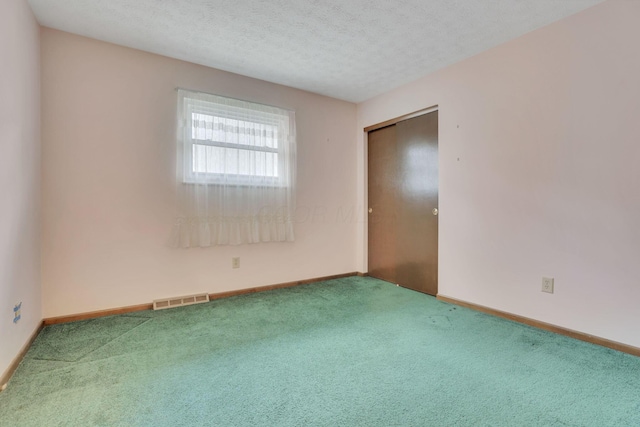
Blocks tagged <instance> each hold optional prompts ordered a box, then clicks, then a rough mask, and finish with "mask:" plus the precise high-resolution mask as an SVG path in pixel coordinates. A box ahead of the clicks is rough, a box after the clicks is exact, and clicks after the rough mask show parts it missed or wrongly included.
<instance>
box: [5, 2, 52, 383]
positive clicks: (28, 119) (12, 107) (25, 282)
mask: <svg viewBox="0 0 640 427" xmlns="http://www.w3.org/2000/svg"><path fill="white" fill-rule="evenodd" d="M39 49H40V41H39V28H38V24H37V23H36V21H35V19H34V17H33V15H32V14H31V10H30V9H29V6H27V3H26V1H23V0H3V1H0V377H2V373H3V372H5V370H6V369H7V368H8V366H9V364H10V363H11V361H12V360H13V359H14V358H15V357H16V355H17V354H18V352H19V351H20V349H21V348H22V347H23V346H24V345H25V343H26V342H27V341H28V339H29V336H30V335H31V333H32V332H33V331H34V330H35V329H36V328H37V327H38V325H39V323H40V320H41V319H42V316H41V305H40V304H41V298H40V297H41V290H40V50H39ZM19 302H22V311H21V313H22V318H21V320H20V321H19V322H18V323H16V324H14V323H13V307H14V306H15V304H17V303H19Z"/></svg>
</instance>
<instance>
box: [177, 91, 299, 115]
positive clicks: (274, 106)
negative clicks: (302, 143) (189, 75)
mask: <svg viewBox="0 0 640 427" xmlns="http://www.w3.org/2000/svg"><path fill="white" fill-rule="evenodd" d="M174 90H175V91H176V92H177V91H179V90H186V91H187V92H195V93H201V94H203V95H211V96H219V97H222V98H228V99H233V100H234V101H240V102H250V103H252V104H257V105H262V106H263V107H271V108H277V109H279V110H285V111H289V112H291V113H295V112H296V111H295V110H291V109H289V108H283V107H278V106H277V105H271V104H263V103H261V102H254V101H247V100H246V99H240V98H234V97H232V96H226V95H220V94H217V93H209V92H203V91H201V90H195V89H189V88H184V87H180V86H177V87H176V88H175V89H174Z"/></svg>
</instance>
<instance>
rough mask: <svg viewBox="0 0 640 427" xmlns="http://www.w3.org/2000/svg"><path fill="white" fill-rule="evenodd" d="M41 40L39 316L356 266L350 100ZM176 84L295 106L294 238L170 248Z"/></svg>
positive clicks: (70, 40) (103, 48)
mask: <svg viewBox="0 0 640 427" xmlns="http://www.w3.org/2000/svg"><path fill="white" fill-rule="evenodd" d="M41 41H42V67H43V68H42V85H43V88H42V97H43V212H44V217H43V260H42V266H43V270H42V271H43V297H44V317H50V316H58V315H65V314H71V313H78V312H86V311H93V310H99V309H105V308H113V307H119V306H127V305H132V304H140V303H147V302H150V301H151V300H153V299H156V298H162V297H168V296H178V295H185V294H191V293H196V292H221V291H228V290H234V289H241V288H249V287H254V286H263V285H269V284H275V283H280V282H287V281H293V280H299V279H305V278H314V277H319V276H325V275H332V274H339V273H346V272H352V271H355V267H356V259H355V252H356V250H355V247H356V239H355V229H356V228H355V225H354V222H353V220H350V219H349V218H346V219H345V218H343V217H342V216H339V215H338V214H339V212H340V211H341V210H343V211H348V210H349V209H352V208H353V203H354V201H355V200H356V170H355V169H354V165H355V164H356V146H355V135H354V129H355V126H356V106H355V104H350V103H347V102H342V101H338V100H335V99H331V98H327V97H323V96H318V95H314V94H310V93H307V92H303V91H299V90H295V89H291V88H287V87H284V86H279V85H275V84H271V83H266V82H264V81H259V80H254V79H250V78H247V77H242V76H238V75H234V74H230V73H226V72H222V71H218V70H214V69H210V68H206V67H202V66H198V65H194V64H190V63H186V62H181V61H178V60H174V59H169V58H166V57H162V56H157V55H153V54H148V53H143V52H140V51H137V50H132V49H128V48H124V47H118V46H115V45H111V44H106V43H102V42H98V41H95V40H91V39H87V38H83V37H79V36H75V35H71V34H67V33H63V32H59V31H55V30H51V29H46V28H45V29H43V30H42V40H41ZM176 87H184V88H189V89H195V90H200V91H203V92H210V93H216V94H221V95H225V96H231V97H235V98H240V99H245V100H250V101H255V102H259V103H265V104H271V105H276V106H280V107H283V108H288V109H293V110H295V111H296V114H297V126H298V210H297V221H298V223H297V225H296V241H295V242H294V243H263V244H255V245H242V246H227V247H215V248H207V249H200V248H196V249H171V248H169V247H168V246H167V242H168V240H169V236H170V231H171V225H172V222H173V217H174V208H175V197H174V196H175V182H174V181H175V172H174V171H175V134H176V131H175V121H176V102H177V98H176V96H177V95H176V92H175V90H174V89H175V88H176ZM235 256H239V257H240V258H241V267H240V269H236V270H234V269H232V268H231V258H232V257H235Z"/></svg>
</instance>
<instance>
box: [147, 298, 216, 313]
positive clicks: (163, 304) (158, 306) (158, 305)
mask: <svg viewBox="0 0 640 427" xmlns="http://www.w3.org/2000/svg"><path fill="white" fill-rule="evenodd" d="M203 302H209V294H198V295H187V296H184V297H173V298H164V299H157V300H155V301H153V309H154V310H163V309H165V308H173V307H182V306H185V305H191V304H200V303H203Z"/></svg>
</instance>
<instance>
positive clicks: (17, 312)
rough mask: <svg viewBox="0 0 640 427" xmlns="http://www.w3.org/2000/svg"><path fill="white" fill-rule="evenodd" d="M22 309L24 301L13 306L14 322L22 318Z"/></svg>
mask: <svg viewBox="0 0 640 427" xmlns="http://www.w3.org/2000/svg"><path fill="white" fill-rule="evenodd" d="M21 310H22V302H20V303H19V304H16V306H15V307H13V323H18V322H19V321H20V318H21V317H22V314H21Z"/></svg>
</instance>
